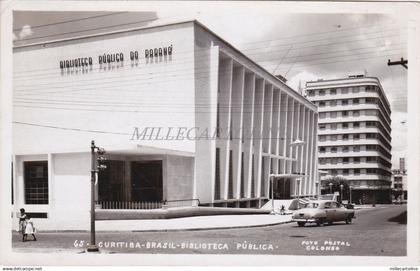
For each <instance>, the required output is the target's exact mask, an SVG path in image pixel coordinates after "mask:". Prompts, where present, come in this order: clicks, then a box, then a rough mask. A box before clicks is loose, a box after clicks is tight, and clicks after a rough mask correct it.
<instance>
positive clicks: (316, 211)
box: [292, 200, 355, 227]
mask: <svg viewBox="0 0 420 271" xmlns="http://www.w3.org/2000/svg"><path fill="white" fill-rule="evenodd" d="M353 218H355V217H354V210H353V209H347V208H346V207H344V206H343V205H341V204H340V203H338V202H337V201H333V200H315V201H311V202H309V203H307V204H306V205H305V206H304V208H302V209H298V210H297V211H295V213H294V214H293V216H292V221H294V222H297V224H298V225H299V227H303V226H305V224H306V223H316V224H317V225H318V226H323V225H324V224H325V223H329V224H332V223H333V222H336V221H345V222H346V224H349V223H351V220H352V219H353Z"/></svg>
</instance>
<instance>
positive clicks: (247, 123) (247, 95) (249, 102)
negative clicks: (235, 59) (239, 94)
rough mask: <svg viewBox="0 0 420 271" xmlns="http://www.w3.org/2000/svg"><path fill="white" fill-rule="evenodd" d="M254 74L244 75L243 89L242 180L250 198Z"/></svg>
mask: <svg viewBox="0 0 420 271" xmlns="http://www.w3.org/2000/svg"><path fill="white" fill-rule="evenodd" d="M254 102H255V74H253V73H252V74H245V89H244V122H243V130H244V171H245V172H244V178H245V197H247V198H250V197H251V185H252V181H251V178H252V148H253V146H252V145H253V134H252V133H253V128H254Z"/></svg>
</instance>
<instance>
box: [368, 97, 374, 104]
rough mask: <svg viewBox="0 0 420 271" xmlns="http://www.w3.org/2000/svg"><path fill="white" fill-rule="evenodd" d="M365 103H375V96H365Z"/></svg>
mask: <svg viewBox="0 0 420 271" xmlns="http://www.w3.org/2000/svg"><path fill="white" fill-rule="evenodd" d="M366 103H367V104H376V99H375V98H366Z"/></svg>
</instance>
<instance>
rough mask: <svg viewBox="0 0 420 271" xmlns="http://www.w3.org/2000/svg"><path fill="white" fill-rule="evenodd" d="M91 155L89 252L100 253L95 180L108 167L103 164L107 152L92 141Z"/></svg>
mask: <svg viewBox="0 0 420 271" xmlns="http://www.w3.org/2000/svg"><path fill="white" fill-rule="evenodd" d="M90 154H91V171H90V243H89V246H88V247H87V252H98V251H99V248H98V247H97V246H96V240H95V180H96V174H97V173H98V172H99V171H100V170H104V169H106V166H105V165H103V164H101V162H103V161H104V160H105V157H104V156H103V155H104V154H105V150H104V149H102V148H98V147H96V145H95V141H94V140H92V142H91V144H90Z"/></svg>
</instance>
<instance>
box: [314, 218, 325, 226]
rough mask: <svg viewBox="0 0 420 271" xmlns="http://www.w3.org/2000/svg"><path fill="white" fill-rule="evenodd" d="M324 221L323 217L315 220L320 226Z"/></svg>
mask: <svg viewBox="0 0 420 271" xmlns="http://www.w3.org/2000/svg"><path fill="white" fill-rule="evenodd" d="M324 223H325V218H320V219H318V222H316V224H317V225H318V226H321V227H322V226H324Z"/></svg>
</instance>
